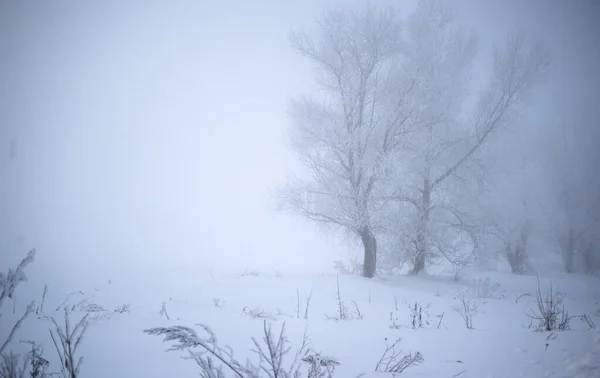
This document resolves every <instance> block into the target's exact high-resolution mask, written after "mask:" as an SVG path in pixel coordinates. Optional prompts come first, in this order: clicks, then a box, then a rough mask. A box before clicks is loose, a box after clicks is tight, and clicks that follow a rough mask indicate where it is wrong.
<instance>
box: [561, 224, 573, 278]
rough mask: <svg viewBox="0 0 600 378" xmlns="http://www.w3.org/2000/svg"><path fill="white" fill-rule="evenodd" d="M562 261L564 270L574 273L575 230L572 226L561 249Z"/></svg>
mask: <svg viewBox="0 0 600 378" xmlns="http://www.w3.org/2000/svg"><path fill="white" fill-rule="evenodd" d="M563 263H564V267H565V272H567V273H575V231H573V229H572V228H571V229H570V230H569V238H568V239H567V245H565V247H564V250H563Z"/></svg>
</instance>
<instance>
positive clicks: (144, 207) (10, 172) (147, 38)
mask: <svg viewBox="0 0 600 378" xmlns="http://www.w3.org/2000/svg"><path fill="white" fill-rule="evenodd" d="M353 3H354V4H359V3H360V2H359V1H316V0H310V1H289V2H283V1H251V2H250V1H230V2H217V1H194V2H192V1H181V2H179V1H173V2H171V1H170V2H154V1H152V2H150V1H144V2H131V1H130V2H120V1H103V2H98V3H92V2H78V3H67V2H64V1H52V2H41V1H36V2H13V3H9V2H3V3H2V4H0V183H1V185H0V198H1V201H0V251H1V252H0V266H1V267H6V266H13V265H14V263H15V262H17V261H19V259H20V258H21V257H22V256H23V253H24V252H25V251H26V250H28V249H30V248H37V250H38V255H37V262H36V264H34V265H33V266H32V267H31V272H32V273H31V276H38V274H37V273H38V272H44V274H46V275H51V277H43V278H41V277H40V281H49V282H61V283H63V284H65V285H69V284H70V283H72V282H77V281H79V280H82V279H84V278H85V279H91V280H106V279H111V277H116V276H120V277H123V276H124V275H125V273H127V275H128V277H129V278H128V279H136V277H142V276H153V275H155V274H163V275H164V274H165V273H166V272H172V273H170V274H171V275H172V277H179V279H181V277H185V275H186V274H189V275H191V274H197V273H198V272H206V271H210V270H211V269H215V270H221V269H225V270H231V271H241V270H243V269H245V268H246V267H248V268H249V269H272V270H279V271H314V270H320V271H322V270H328V269H331V268H332V261H333V260H336V259H339V258H345V257H347V256H348V253H349V252H350V253H351V252H352V251H353V250H355V249H357V246H356V245H350V246H349V245H348V243H346V241H345V240H342V239H340V238H332V237H328V236H326V235H324V234H323V233H319V232H318V230H317V229H316V228H315V227H314V226H313V225H311V224H307V223H306V222H304V221H302V220H298V219H295V218H292V217H289V216H288V215H285V214H279V213H275V212H273V211H272V208H273V206H272V194H273V189H274V188H275V187H276V186H277V185H279V184H281V183H282V182H283V181H284V180H285V177H286V174H287V173H289V172H292V171H297V170H299V169H301V167H300V165H299V163H298V162H297V161H296V160H295V159H294V157H293V156H292V154H291V152H290V151H288V149H287V147H286V140H287V139H286V138H287V136H286V131H287V130H288V127H289V120H288V119H287V117H286V114H285V106H286V103H287V99H288V97H289V96H292V95H297V94H300V93H303V92H308V91H311V90H312V89H313V84H312V76H311V73H312V71H311V66H310V65H309V64H308V62H306V61H305V60H303V59H302V58H301V57H299V56H298V55H297V54H296V53H295V52H294V51H293V50H292V49H291V48H290V46H289V42H288V33H289V31H290V30H291V29H292V28H297V27H305V26H307V27H310V26H311V25H312V24H313V22H314V20H315V18H316V17H317V16H319V14H320V13H321V11H322V10H323V9H325V8H326V7H327V6H330V5H345V4H348V5H351V4H353ZM374 3H376V4H384V3H385V4H393V5H394V6H395V7H397V8H398V10H399V12H400V13H401V14H402V15H406V14H408V13H410V10H411V9H412V7H413V6H414V4H413V2H411V1H402V2H400V1H385V2H384V1H378V2H374ZM451 4H452V5H454V6H455V7H456V8H457V10H458V11H459V12H460V13H459V19H460V21H461V23H463V24H464V25H465V26H467V27H472V28H474V29H475V31H476V33H477V35H478V37H479V46H480V54H479V57H478V58H477V60H476V62H478V63H479V64H480V65H479V66H478V68H477V69H476V70H475V76H476V78H477V75H481V76H483V75H485V74H486V73H487V72H486V70H487V69H488V68H489V67H487V66H486V65H487V64H488V63H489V62H487V61H486V59H489V55H490V54H489V52H490V51H491V46H492V44H493V43H494V42H498V41H500V40H501V39H502V38H503V37H504V36H505V34H506V33H507V32H509V31H511V30H514V29H516V28H521V29H522V30H524V31H525V32H526V35H527V37H528V38H531V39H534V40H539V41H541V42H543V43H545V44H546V45H547V46H549V47H550V49H551V53H552V63H551V66H550V72H549V74H548V75H547V78H546V80H545V81H544V82H543V83H542V86H541V88H540V90H539V91H538V92H536V94H535V96H534V97H533V101H532V103H531V106H530V107H529V108H528V110H527V112H526V114H525V115H524V117H523V119H522V120H521V122H520V124H519V127H518V128H517V130H516V131H514V133H512V134H508V135H502V136H501V137H500V138H499V139H498V140H500V141H501V140H503V139H505V140H507V141H512V142H506V143H498V144H496V143H495V141H496V139H492V140H493V141H494V142H493V143H491V144H493V147H492V149H491V150H492V153H493V154H494V156H497V159H499V160H501V159H504V157H506V156H510V157H514V156H515V155H517V153H516V152H515V148H516V147H515V146H519V145H520V146H521V150H520V151H518V154H522V155H521V156H523V159H525V160H528V159H529V160H531V159H539V160H541V161H543V160H544V156H546V155H544V154H546V153H548V152H549V151H551V148H550V149H549V148H548V146H552V145H553V143H558V142H555V139H554V138H558V137H559V136H560V132H561V130H562V129H561V127H560V126H561V125H562V124H563V122H565V123H566V124H567V125H568V126H569V127H571V125H575V124H578V125H583V124H585V125H589V126H586V127H585V130H586V132H587V131H592V132H591V133H590V137H594V136H597V135H598V133H597V129H598V121H597V120H598V119H599V114H598V112H599V109H600V107H599V106H598V105H599V103H598V98H600V75H599V74H598V68H597V67H600V44H599V42H598V38H597V37H598V36H600V23H599V22H598V9H599V7H598V4H597V3H594V2H589V1H576V2H567V1H554V0H553V1H541V0H535V1H527V2H523V1H516V0H510V1H500V0H494V1H485V2H482V1H469V2H467V1H453V2H451ZM594 130H596V131H595V132H594ZM506 146H510V147H506ZM505 147H506V148H505ZM540 151H543V152H540ZM535 172H538V171H535ZM536 174H537V173H536ZM531 177H532V178H535V180H534V182H535V183H537V184H538V187H539V188H544V187H545V185H544V184H541V185H540V181H539V180H541V178H539V179H538V178H537V176H535V174H534V175H533V176H531ZM524 185H525V186H526V187H529V184H527V183H526V184H524ZM546 195H548V193H546V192H545V191H543V190H541V191H539V194H538V195H537V196H538V197H540V198H543V197H544V196H546ZM65 267H69V269H68V274H65V270H64V268H65ZM0 270H4V269H0Z"/></svg>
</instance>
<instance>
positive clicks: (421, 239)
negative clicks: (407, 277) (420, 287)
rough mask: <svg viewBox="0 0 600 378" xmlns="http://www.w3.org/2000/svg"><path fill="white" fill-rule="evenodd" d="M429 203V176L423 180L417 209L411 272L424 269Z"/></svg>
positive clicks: (414, 272)
mask: <svg viewBox="0 0 600 378" xmlns="http://www.w3.org/2000/svg"><path fill="white" fill-rule="evenodd" d="M430 203H431V183H430V180H429V177H428V176H426V177H425V179H424V180H423V195H422V196H421V208H420V209H419V212H420V214H419V226H418V229H417V237H416V240H415V247H416V256H415V260H414V262H413V268H412V270H411V274H418V273H419V272H420V271H422V270H425V259H426V258H427V229H428V224H429V206H430Z"/></svg>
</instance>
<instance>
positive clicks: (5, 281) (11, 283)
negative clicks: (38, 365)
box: [0, 249, 35, 371]
mask: <svg viewBox="0 0 600 378" xmlns="http://www.w3.org/2000/svg"><path fill="white" fill-rule="evenodd" d="M34 258H35V249H32V250H31V251H29V253H27V256H25V258H24V259H23V260H21V262H20V263H19V265H17V267H16V268H15V269H9V270H8V272H7V273H4V272H0V317H2V305H3V304H4V301H5V300H6V299H7V298H8V299H13V298H14V295H15V289H16V288H17V286H18V285H19V284H20V283H21V282H24V281H26V280H27V276H25V272H24V270H25V268H26V267H27V265H29V264H31V263H32V262H33V259H34ZM34 306H35V303H34V302H31V303H30V304H29V305H28V306H27V308H26V309H25V312H24V313H23V315H22V316H21V317H20V318H19V320H17V322H16V323H15V324H14V325H13V326H12V328H10V332H9V333H8V336H7V338H6V340H4V341H2V340H0V356H2V357H1V358H2V360H3V361H2V363H3V365H2V366H3V368H5V369H8V368H11V369H12V368H13V367H14V366H15V358H17V357H15V355H14V354H12V352H11V353H9V354H6V351H7V348H8V345H9V344H10V342H11V340H12V339H13V338H14V336H15V334H16V333H17V330H18V329H19V328H20V327H21V325H22V324H23V322H24V321H25V319H26V318H27V317H28V316H29V315H30V314H31V313H32V312H34V311H35V308H34ZM11 371H13V370H11Z"/></svg>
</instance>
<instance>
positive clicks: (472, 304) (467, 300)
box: [454, 290, 479, 329]
mask: <svg viewBox="0 0 600 378" xmlns="http://www.w3.org/2000/svg"><path fill="white" fill-rule="evenodd" d="M456 299H457V300H458V302H459V304H458V305H457V306H455V307H454V311H456V312H458V313H459V314H460V316H461V317H462V319H463V321H464V322H465V326H466V327H467V329H473V317H474V316H475V315H476V314H477V310H478V309H479V303H478V302H477V300H476V299H475V298H473V296H471V295H470V294H469V293H467V292H466V291H465V290H463V291H461V292H460V293H459V294H458V295H457V296H456Z"/></svg>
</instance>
